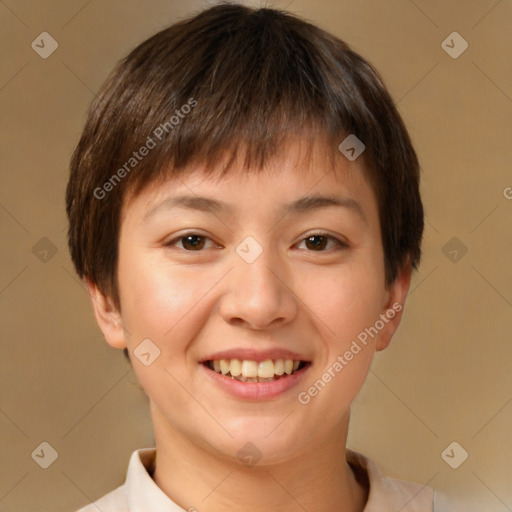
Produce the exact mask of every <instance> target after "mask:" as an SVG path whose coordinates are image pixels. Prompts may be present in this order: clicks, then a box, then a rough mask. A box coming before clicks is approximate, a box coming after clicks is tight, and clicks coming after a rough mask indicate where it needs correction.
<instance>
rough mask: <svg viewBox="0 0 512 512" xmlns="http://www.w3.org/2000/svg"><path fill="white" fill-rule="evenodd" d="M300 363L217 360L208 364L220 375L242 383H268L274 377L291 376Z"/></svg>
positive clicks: (288, 361)
mask: <svg viewBox="0 0 512 512" xmlns="http://www.w3.org/2000/svg"><path fill="white" fill-rule="evenodd" d="M299 366H300V361H294V360H292V359H276V360H275V361H272V359H266V360H265V361H261V362H259V363H258V362H256V361H251V360H247V359H244V360H240V359H231V360H230V359H219V360H215V361H211V362H210V368H212V369H213V370H215V371H216V372H217V373H221V374H222V375H228V374H230V376H231V377H232V378H236V379H237V380H240V381H242V382H270V381H273V380H274V379H275V378H276V377H277V378H279V377H280V376H282V375H284V374H286V375H291V374H292V373H293V372H295V371H297V370H298V368H299Z"/></svg>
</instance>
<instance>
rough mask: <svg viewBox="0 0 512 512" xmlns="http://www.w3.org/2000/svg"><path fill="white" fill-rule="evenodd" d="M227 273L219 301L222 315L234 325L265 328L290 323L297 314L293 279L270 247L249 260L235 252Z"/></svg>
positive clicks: (255, 328) (258, 328)
mask: <svg viewBox="0 0 512 512" xmlns="http://www.w3.org/2000/svg"><path fill="white" fill-rule="evenodd" d="M234 262H235V268H234V269H233V270H232V271H231V272H230V273H229V276H228V280H227V282H226V285H227V289H226V292H225V293H224V294H223V296H222V298H221V302H220V308H219V310H220V314H221V316H222V318H223V319H224V320H225V321H226V322H228V323H230V324H232V325H235V326H240V327H246V328H249V329H254V330H268V329H274V328H276V327H279V326H283V325H286V324H287V323H289V322H291V321H292V320H293V319H294V318H295V316H296V315H297V310H298V302H297V301H298V299H297V297H296V296H295V294H294V292H293V279H292V278H291V275H290V273H289V272H288V271H286V270H285V268H284V265H279V264H278V262H277V261H276V258H272V257H271V254H270V251H269V250H264V251H263V252H262V254H261V255H260V256H259V257H258V258H257V259H256V260H255V261H253V262H252V263H247V262H246V261H244V260H243V259H242V258H240V257H239V256H238V255H236V254H235V258H234Z"/></svg>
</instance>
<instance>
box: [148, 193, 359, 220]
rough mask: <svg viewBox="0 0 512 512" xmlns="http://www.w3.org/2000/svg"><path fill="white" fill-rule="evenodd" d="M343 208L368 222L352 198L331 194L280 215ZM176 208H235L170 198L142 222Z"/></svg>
mask: <svg viewBox="0 0 512 512" xmlns="http://www.w3.org/2000/svg"><path fill="white" fill-rule="evenodd" d="M332 206H337V207H343V208H347V209H349V210H351V211H353V212H354V213H356V214H358V215H359V216H360V217H361V219H362V220H363V221H365V222H366V216H365V214H364V211H363V208H362V207H361V205H360V203H358V202H357V201H356V200H355V199H352V198H350V197H341V196H334V195H330V194H317V195H309V196H303V197H301V198H299V199H297V200H296V201H293V202H292V203H289V204H284V205H283V206H282V207H281V209H280V211H279V213H280V214H281V215H283V216H286V215H289V214H294V213H304V212H308V211H312V210H317V209H319V208H326V207H332ZM175 208H184V209H188V210H199V211H202V212H207V213H226V214H230V215H231V214H233V213H234V209H233V207H232V206H231V205H230V204H228V203H224V202H222V201H218V200H217V199H212V198H209V197H201V196H191V195H182V196H176V197H169V198H167V199H164V200H163V201H161V202H159V203H158V204H156V205H155V206H154V207H153V208H151V209H150V210H149V211H148V212H147V213H146V214H145V215H144V217H143V219H142V221H143V222H146V221H148V220H149V219H150V218H151V217H153V216H155V215H156V214H157V213H159V212H161V211H170V210H173V209H175Z"/></svg>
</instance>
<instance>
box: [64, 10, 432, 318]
mask: <svg viewBox="0 0 512 512" xmlns="http://www.w3.org/2000/svg"><path fill="white" fill-rule="evenodd" d="M176 120H177V122H175V121H176ZM158 128H159V130H157V129H158ZM155 132H156V134H155ZM291 133H294V134H303V135H304V136H306V135H308V134H309V136H310V137H311V136H313V135H314V134H315V133H317V134H318V133H321V134H322V136H324V137H325V138H326V140H327V141H328V143H329V144H330V147H331V148H332V155H331V156H332V158H344V157H343V156H342V155H341V153H340V151H339V150H338V145H339V144H340V142H341V141H342V140H343V139H344V138H345V137H346V136H347V135H349V134H354V135H356V137H357V138H358V139H360V140H361V141H362V142H363V143H364V144H365V151H364V153H363V154H362V156H361V158H362V159H363V162H364V169H365V171H364V172H365V174H366V176H367V178H368V179H369V182H370V183H371V185H372V186H373V189H374V191H375V193H376V195H377V200H378V208H379V217H380V226H381V234H382V240H383V250H384V255H385V271H386V282H387V283H391V282H393V281H394V280H395V278H396V276H397V274H398V272H399V271H400V269H401V268H403V267H404V266H405V265H409V264H410V265H412V267H413V268H417V265H418V264H419V261H420V255H421V239H422V234H423V206H422V202H421V197H420V192H419V164H418V159H417V156H416V153H415V151H414V148H413V147H412V144H411V141H410V138H409V135H408V133H407V131H406V128H405V126H404V123H403V121H402V119H401V117H400V115H399V113H398V111H397V109H396V107H395V105H394V103H393V100H392V98H391V97H390V95H389V93H388V92H387V90H386V88H385V86H384V84H383V82H382V80H381V78H380V76H379V74H378V73H377V72H376V71H375V69H374V68H373V67H372V66H371V65H370V64H369V63H368V62H367V61H366V60H364V59H363V58H362V57H361V56H360V55H358V54H357V53H355V52H354V51H352V50H351V49H350V47H349V46H348V45H347V44H346V43H345V42H343V41H341V40H340V39H338V38H336V37H334V36H333V35H331V34H329V33H328V32H325V31H324V30H322V29H320V28H318V27H316V26H314V25H312V24H310V23H308V22H306V21H304V20H301V19H298V18H297V17H295V16H294V15H292V14H290V13H287V12H284V11H281V10H275V9H267V8H262V9H254V8H249V7H245V6H242V5H237V4H221V5H217V6H214V7H211V8H209V9H206V10H204V11H202V12H200V13H199V14H197V15H195V16H193V17H191V18H188V19H185V20H182V21H180V22H179V23H176V24H174V25H171V26H169V27H168V28H166V29H164V30H162V31H161V32H159V33H157V34H155V35H154V36H152V37H151V38H149V39H147V40H146V41H144V42H143V43H141V44H140V45H139V46H137V47H136V48H135V49H134V50H133V51H132V52H131V53H130V54H129V55H128V56H127V57H126V58H124V59H123V60H122V61H120V62H119V63H118V65H117V66H116V68H115V69H114V70H113V72H112V73H111V75H110V76H109V78H108V79H107V81H106V82H105V84H104V85H103V86H102V88H101V90H100V91H99V94H98V95H97V97H96V98H95V100H94V101H93V103H92V104H91V107H90V110H89V114H88V119H87V122H86V124H85V128H84V131H83V134H82V136H81V139H80V141H79V143H78V145H77V147H76V149H75V151H74V153H73V156H72V160H71V175H70V179H69V183H68V186H67V191H66V209H67V214H68V218H69V223H70V224H69V232H68V242H69V248H70V252H71V257H72V260H73V263H74V265H75V268H76V271H77V273H78V274H79V276H80V277H82V278H84V277H85V278H88V279H89V280H91V281H92V282H94V283H95V284H96V285H97V286H98V288H99V289H100V290H101V291H102V292H103V293H105V294H106V295H108V296H110V297H111V298H112V299H113V301H114V303H115V305H116V306H117V307H118V308H120V303H119V296H118V286H117V278H116V275H117V273H116V267H117V254H118V237H119V231H120V222H121V217H120V212H121V208H122V206H123V204H124V203H123V201H126V197H127V195H128V194H129V193H133V194H136V193H138V192H140V191H141V190H142V189H143V188H144V187H145V186H147V185H148V184H150V183H154V182H155V181H156V180H158V179H162V178H165V177H168V176H175V175H177V173H178V172H179V171H180V170H183V169H184V168H185V167H186V166H187V165H189V164H191V163H192V162H194V163H195V162H200V163H203V164H204V165H205V173H206V172H210V169H213V168H214V167H215V164H216V163H218V162H219V161H220V160H221V158H222V157H224V156H225V155H226V151H227V150H228V154H230V155H232V158H231V160H230V161H229V162H228V165H226V167H225V168H224V172H228V169H229V168H230V167H231V164H232V162H233V161H234V159H235V157H236V155H237V152H238V151H239V149H240V148H241V147H242V146H243V147H244V148H245V159H244V164H245V167H246V168H247V169H248V168H249V167H251V168H253V169H261V168H262V167H263V166H264V164H265V162H267V161H268V159H269V158H271V157H272V156H273V155H275V154H276V152H278V151H279V147H280V144H281V142H282V141H283V140H284V138H285V137H286V136H287V135H289V134H291ZM157 135H159V136H160V137H157ZM156 139H158V140H156ZM151 141H152V142H151ZM153 143H154V145H153ZM143 147H145V148H146V150H145V151H143ZM139 152H140V154H141V155H142V153H144V155H143V157H142V156H141V155H139ZM136 155H137V156H136ZM139 157H140V158H139ZM132 168H133V171H132V170H131V169H132Z"/></svg>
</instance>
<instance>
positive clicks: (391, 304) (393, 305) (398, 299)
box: [375, 265, 412, 350]
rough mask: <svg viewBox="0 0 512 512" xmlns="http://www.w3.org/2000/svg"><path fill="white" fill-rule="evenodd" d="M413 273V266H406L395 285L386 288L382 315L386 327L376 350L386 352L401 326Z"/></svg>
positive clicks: (400, 272) (377, 341)
mask: <svg viewBox="0 0 512 512" xmlns="http://www.w3.org/2000/svg"><path fill="white" fill-rule="evenodd" d="M411 273H412V268H411V266H410V265H406V266H404V267H403V268H402V269H401V270H400V271H399V273H398V275H397V277H396V279H395V280H394V281H393V283H391V284H390V285H388V286H387V287H386V293H385V295H384V304H383V308H382V311H381V315H380V318H381V321H382V322H383V323H384V327H383V328H382V329H381V330H380V331H379V335H378V336H377V339H376V343H375V349H376V350H384V349H385V348H386V347H387V346H388V345H389V344H390V343H391V338H392V337H393V335H394V334H395V332H396V330H397V329H398V326H399V325H400V320H401V319H402V313H403V310H404V304H405V299H406V297H407V292H408V291H409V286H410V284H411Z"/></svg>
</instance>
